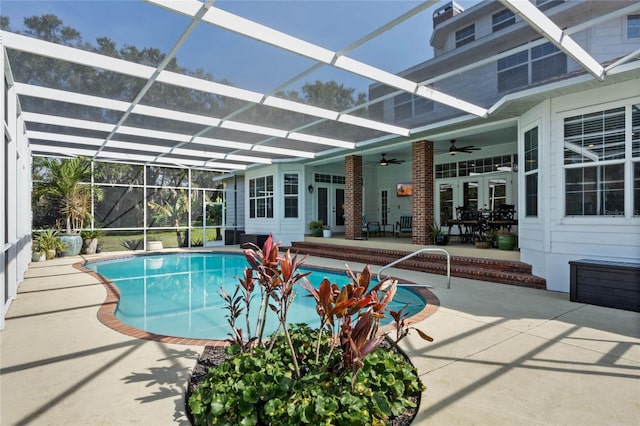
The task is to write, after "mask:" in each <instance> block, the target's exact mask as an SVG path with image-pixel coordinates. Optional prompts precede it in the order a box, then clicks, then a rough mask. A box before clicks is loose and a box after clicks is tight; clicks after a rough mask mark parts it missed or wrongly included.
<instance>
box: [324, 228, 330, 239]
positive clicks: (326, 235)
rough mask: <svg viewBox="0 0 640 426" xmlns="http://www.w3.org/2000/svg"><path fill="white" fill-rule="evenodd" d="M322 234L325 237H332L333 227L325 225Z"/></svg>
mask: <svg viewBox="0 0 640 426" xmlns="http://www.w3.org/2000/svg"><path fill="white" fill-rule="evenodd" d="M322 236H323V237H324V238H331V228H329V227H328V226H323V227H322Z"/></svg>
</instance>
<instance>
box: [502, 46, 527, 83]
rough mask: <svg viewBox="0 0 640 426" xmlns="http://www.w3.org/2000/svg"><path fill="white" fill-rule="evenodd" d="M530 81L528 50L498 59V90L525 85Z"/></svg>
mask: <svg viewBox="0 0 640 426" xmlns="http://www.w3.org/2000/svg"><path fill="white" fill-rule="evenodd" d="M528 83H529V51H528V50H525V51H524V52H518V53H516V54H515V55H511V56H507V57H506V58H502V59H499V60H498V92H505V91H507V90H511V89H515V88H518V87H525V86H526V85H527V84H528Z"/></svg>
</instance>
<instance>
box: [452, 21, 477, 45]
mask: <svg viewBox="0 0 640 426" xmlns="http://www.w3.org/2000/svg"><path fill="white" fill-rule="evenodd" d="M475 39H476V26H475V24H471V25H469V26H468V27H465V28H463V29H461V30H458V31H456V47H461V46H464V45H465V44H469V43H471V42H472V41H474V40H475Z"/></svg>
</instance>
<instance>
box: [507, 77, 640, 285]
mask: <svg viewBox="0 0 640 426" xmlns="http://www.w3.org/2000/svg"><path fill="white" fill-rule="evenodd" d="M638 103H640V85H638V82H637V81H630V82H625V83H621V84H616V85H609V86H606V87H600V88H597V89H593V90H588V91H583V92H580V93H576V94H572V95H567V96H562V97H557V98H554V99H551V100H549V101H545V102H543V103H541V104H540V105H537V106H536V107H535V108H532V109H531V110H530V111H528V112H527V113H526V114H523V115H522V117H521V119H520V125H519V128H520V131H519V134H520V136H522V134H523V132H524V131H526V130H527V129H529V128H531V127H532V126H534V125H539V126H540V129H541V132H540V149H541V152H540V153H539V159H540V161H539V164H540V173H539V176H540V177H539V179H540V180H539V188H540V191H539V194H540V199H539V210H538V217H537V218H526V217H523V216H522V212H521V213H520V217H519V220H520V225H519V246H520V253H521V260H522V261H524V262H527V263H530V264H532V265H533V267H534V270H533V273H534V274H536V275H540V276H542V277H544V278H546V280H547V288H548V289H550V290H557V291H564V292H568V291H569V263H568V262H569V261H571V260H579V259H595V260H615V261H629V262H637V261H638V259H640V215H638V214H635V215H634V212H633V211H631V210H632V209H631V208H629V209H627V211H626V212H625V215H624V216H573V217H572V216H567V215H566V214H565V177H564V176H565V169H564V144H563V138H564V133H563V132H564V118H566V117H571V116H576V115H578V114H586V113H590V112H596V111H602V110H605V109H610V108H615V107H619V106H626V105H632V104H638ZM628 133H629V134H631V131H630V130H628ZM520 143H521V144H522V140H521V141H520ZM629 164H631V162H629ZM627 168H628V171H627V179H625V186H626V195H625V197H626V198H627V203H626V205H627V206H633V203H632V201H633V199H632V190H631V189H632V188H631V187H630V186H631V185H632V184H633V179H632V178H631V176H632V170H631V166H630V165H629V166H627ZM520 172H521V173H522V170H520ZM520 177H521V179H520V181H521V184H520V193H521V194H524V192H525V190H524V187H523V183H522V182H523V181H524V179H522V175H521V176H520ZM523 203H524V199H523V198H522V197H521V198H520V203H519V204H520V205H523Z"/></svg>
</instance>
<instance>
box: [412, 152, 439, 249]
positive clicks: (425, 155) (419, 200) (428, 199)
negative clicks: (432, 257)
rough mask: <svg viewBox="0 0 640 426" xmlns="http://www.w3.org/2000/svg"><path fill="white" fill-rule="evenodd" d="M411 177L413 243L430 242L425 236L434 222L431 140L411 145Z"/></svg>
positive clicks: (422, 243)
mask: <svg viewBox="0 0 640 426" xmlns="http://www.w3.org/2000/svg"><path fill="white" fill-rule="evenodd" d="M411 154H412V158H413V162H412V170H411V174H412V178H413V200H412V203H413V204H412V215H413V232H412V242H413V244H420V245H426V244H431V243H432V242H431V241H429V238H428V236H427V234H428V232H429V228H430V227H431V225H432V224H433V222H434V216H433V214H434V213H433V212H434V208H433V205H434V202H435V199H434V193H433V188H434V179H433V142H431V141H420V142H414V143H413V146H412V147H411Z"/></svg>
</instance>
